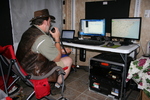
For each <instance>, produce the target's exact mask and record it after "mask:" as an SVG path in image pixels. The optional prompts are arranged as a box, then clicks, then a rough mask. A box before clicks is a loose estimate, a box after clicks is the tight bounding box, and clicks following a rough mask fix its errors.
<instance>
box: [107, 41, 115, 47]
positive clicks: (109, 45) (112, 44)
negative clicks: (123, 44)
mask: <svg viewBox="0 0 150 100" xmlns="http://www.w3.org/2000/svg"><path fill="white" fill-rule="evenodd" d="M106 46H107V47H111V46H114V43H112V42H108V43H107V44H106Z"/></svg>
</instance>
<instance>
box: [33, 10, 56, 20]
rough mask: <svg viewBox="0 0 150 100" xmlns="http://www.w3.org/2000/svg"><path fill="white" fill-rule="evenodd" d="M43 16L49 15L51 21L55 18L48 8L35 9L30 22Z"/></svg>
mask: <svg viewBox="0 0 150 100" xmlns="http://www.w3.org/2000/svg"><path fill="white" fill-rule="evenodd" d="M44 17H50V18H51V19H52V20H53V21H54V20H55V17H54V16H52V15H50V14H49V12H48V9H43V10H38V11H35V12H34V18H32V19H31V20H30V22H31V21H33V20H35V19H38V18H44Z"/></svg>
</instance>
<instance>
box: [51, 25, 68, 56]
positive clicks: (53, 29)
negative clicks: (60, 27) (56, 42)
mask: <svg viewBox="0 0 150 100" xmlns="http://www.w3.org/2000/svg"><path fill="white" fill-rule="evenodd" d="M51 31H52V33H55V28H54V27H53V28H52V29H51ZM50 35H51V34H50ZM51 37H52V36H51ZM60 42H61V46H62V48H63V49H64V51H65V53H66V55H69V54H68V53H67V51H66V49H65V47H64V45H63V43H62V41H61V39H60Z"/></svg>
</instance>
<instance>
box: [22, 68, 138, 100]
mask: <svg viewBox="0 0 150 100" xmlns="http://www.w3.org/2000/svg"><path fill="white" fill-rule="evenodd" d="M88 75H89V72H87V71H85V70H83V69H77V71H76V72H71V73H70V75H69V77H68V78H67V79H66V80H65V85H66V90H65V92H64V96H65V97H66V98H67V99H69V100H113V99H112V98H110V97H107V96H105V95H103V94H100V93H97V92H93V91H90V90H89V88H88ZM20 85H22V86H23V94H24V96H25V97H26V95H28V94H29V93H30V91H31V90H32V88H30V87H27V86H26V85H25V84H24V83H22V82H20ZM138 96H139V91H133V92H132V94H131V95H130V96H129V98H128V99H127V100H137V97H138ZM52 97H53V98H55V99H57V98H59V97H60V95H55V96H52ZM21 100H26V99H21ZM31 100H36V99H35V97H32V99H31ZM42 100H45V99H42Z"/></svg>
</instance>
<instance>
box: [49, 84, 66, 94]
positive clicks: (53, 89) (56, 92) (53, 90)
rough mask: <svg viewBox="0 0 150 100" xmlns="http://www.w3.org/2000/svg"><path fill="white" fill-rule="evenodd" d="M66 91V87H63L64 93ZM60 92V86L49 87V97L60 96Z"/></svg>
mask: <svg viewBox="0 0 150 100" xmlns="http://www.w3.org/2000/svg"><path fill="white" fill-rule="evenodd" d="M65 89H66V86H64V91H65ZM61 91H62V86H61V87H59V88H57V87H55V86H54V87H51V95H56V94H61Z"/></svg>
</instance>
